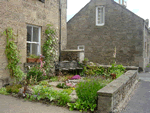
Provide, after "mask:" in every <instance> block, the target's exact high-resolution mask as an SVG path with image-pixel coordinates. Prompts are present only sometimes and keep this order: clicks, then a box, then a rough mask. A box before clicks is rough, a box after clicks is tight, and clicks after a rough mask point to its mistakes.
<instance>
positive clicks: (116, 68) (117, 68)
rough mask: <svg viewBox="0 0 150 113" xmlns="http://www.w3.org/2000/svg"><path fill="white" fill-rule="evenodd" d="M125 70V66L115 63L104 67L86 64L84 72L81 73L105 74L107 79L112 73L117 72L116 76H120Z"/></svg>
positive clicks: (90, 74) (88, 74)
mask: <svg viewBox="0 0 150 113" xmlns="http://www.w3.org/2000/svg"><path fill="white" fill-rule="evenodd" d="M124 72H125V68H124V67H123V65H116V64H115V63H114V64H112V65H111V67H110V68H104V67H98V66H96V65H92V66H90V65H85V66H83V70H82V72H80V75H81V76H83V75H87V76H99V75H100V76H105V77H106V79H107V78H110V74H112V73H114V74H116V77H117V78H118V77H119V76H121V75H122V74H123V73H124Z"/></svg>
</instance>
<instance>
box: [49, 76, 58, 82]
mask: <svg viewBox="0 0 150 113" xmlns="http://www.w3.org/2000/svg"><path fill="white" fill-rule="evenodd" d="M50 81H52V82H56V81H58V77H57V76H55V77H51V78H50Z"/></svg>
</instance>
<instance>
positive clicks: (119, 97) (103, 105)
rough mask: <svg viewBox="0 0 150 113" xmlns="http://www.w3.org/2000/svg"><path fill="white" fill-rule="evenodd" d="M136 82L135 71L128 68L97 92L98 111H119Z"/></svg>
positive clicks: (107, 112) (101, 112)
mask: <svg viewBox="0 0 150 113" xmlns="http://www.w3.org/2000/svg"><path fill="white" fill-rule="evenodd" d="M137 82H138V75H137V71H135V70H129V71H127V72H126V73H125V74H123V75H121V76H120V77H119V78H117V79H116V80H114V81H112V82H111V83H110V84H108V85H107V86H105V87H104V88H102V89H100V90H99V91H98V92H97V93H98V111H99V112H100V113H112V112H113V113H119V112H120V111H121V110H122V109H123V107H125V105H126V102H127V101H128V99H129V97H130V95H131V93H132V91H133V90H134V88H135V86H136V84H137Z"/></svg>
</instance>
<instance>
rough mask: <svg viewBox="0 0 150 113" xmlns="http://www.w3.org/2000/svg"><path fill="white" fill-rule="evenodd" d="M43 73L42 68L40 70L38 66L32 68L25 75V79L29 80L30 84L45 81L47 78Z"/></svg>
mask: <svg viewBox="0 0 150 113" xmlns="http://www.w3.org/2000/svg"><path fill="white" fill-rule="evenodd" d="M43 71H44V70H43V68H41V67H40V66H39V65H37V66H34V67H32V68H31V69H30V70H29V72H28V73H27V79H28V80H30V79H31V82H35V83H36V82H38V81H41V80H46V79H47V78H48V76H47V75H44V73H43Z"/></svg>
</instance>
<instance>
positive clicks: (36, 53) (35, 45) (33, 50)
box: [32, 44, 38, 55]
mask: <svg viewBox="0 0 150 113" xmlns="http://www.w3.org/2000/svg"><path fill="white" fill-rule="evenodd" d="M32 54H34V55H38V45H37V44H32Z"/></svg>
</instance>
